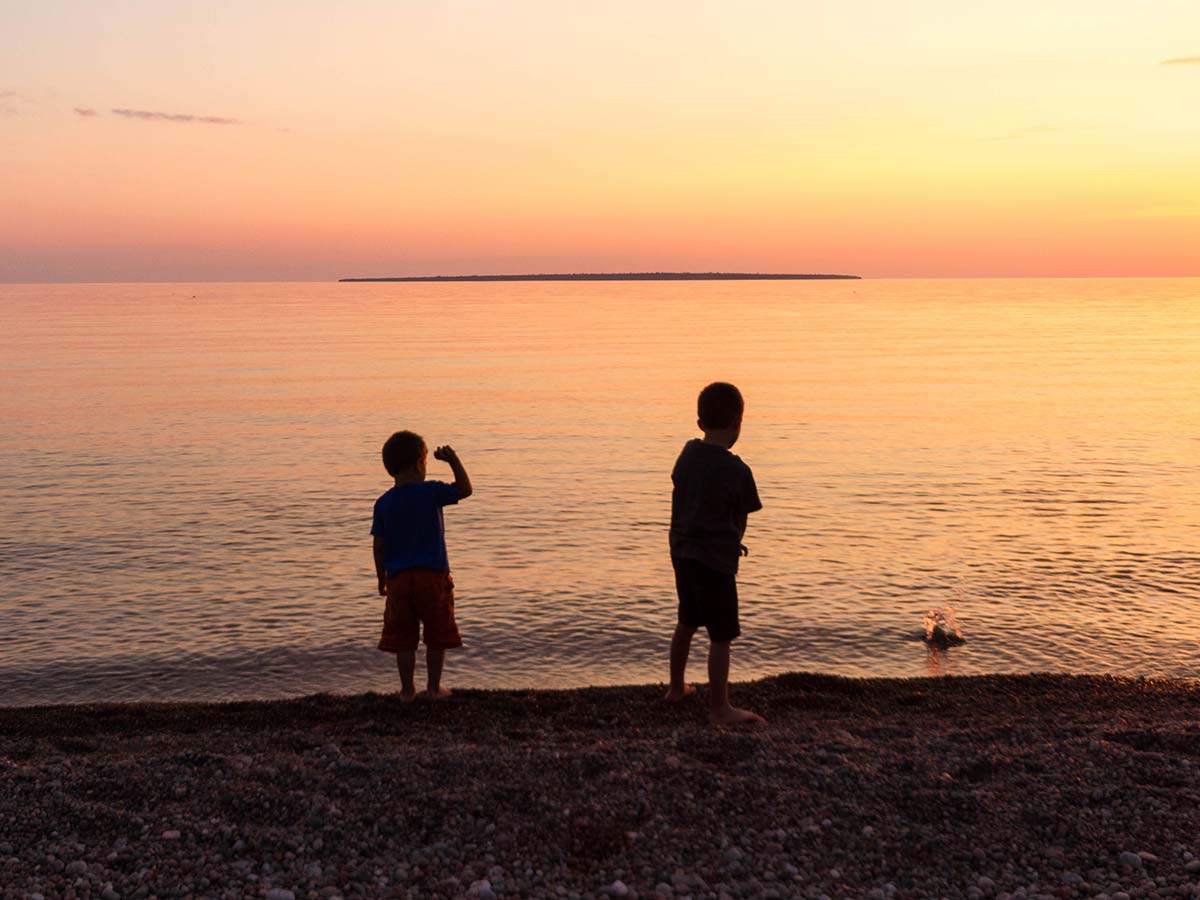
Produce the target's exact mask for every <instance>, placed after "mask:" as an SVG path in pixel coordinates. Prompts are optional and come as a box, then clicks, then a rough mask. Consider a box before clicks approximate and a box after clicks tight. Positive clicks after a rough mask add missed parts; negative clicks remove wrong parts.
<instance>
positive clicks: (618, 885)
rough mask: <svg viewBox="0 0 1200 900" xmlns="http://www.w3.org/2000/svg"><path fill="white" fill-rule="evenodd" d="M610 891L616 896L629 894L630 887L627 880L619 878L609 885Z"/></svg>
mask: <svg viewBox="0 0 1200 900" xmlns="http://www.w3.org/2000/svg"><path fill="white" fill-rule="evenodd" d="M608 892H609V894H611V895H612V896H614V897H628V896H629V888H627V887H626V886H625V882H623V881H621V879H619V878H618V879H617V880H616V881H614V882H613V883H612V884H610V885H609V886H608Z"/></svg>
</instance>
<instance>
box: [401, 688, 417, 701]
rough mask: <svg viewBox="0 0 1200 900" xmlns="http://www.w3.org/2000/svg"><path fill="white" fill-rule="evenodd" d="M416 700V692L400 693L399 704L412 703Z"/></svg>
mask: <svg viewBox="0 0 1200 900" xmlns="http://www.w3.org/2000/svg"><path fill="white" fill-rule="evenodd" d="M416 699H417V692H416V690H411V691H401V692H400V702H401V703H412V702H413V701H414V700H416Z"/></svg>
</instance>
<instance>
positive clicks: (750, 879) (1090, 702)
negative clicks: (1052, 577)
mask: <svg viewBox="0 0 1200 900" xmlns="http://www.w3.org/2000/svg"><path fill="white" fill-rule="evenodd" d="M661 693H662V688H661V687H657V686H642V687H628V688H595V689H584V690H571V691H494V692H493V691H461V692H459V693H457V694H456V695H455V697H454V698H453V699H451V700H450V701H447V702H444V703H437V704H431V703H429V702H418V703H415V704H411V705H405V704H402V703H401V702H400V701H399V699H398V698H397V697H395V696H388V695H376V694H367V695H363V696H355V697H332V696H324V695H322V696H315V697H306V698H303V699H299V700H290V701H277V702H264V703H230V704H219V705H201V704H173V705H113V706H87V707H46V708H36V709H0V897H4V898H10V897H11V898H16V897H20V898H28V897H32V898H37V897H39V896H40V897H43V898H51V897H80V898H82V897H92V898H103V900H113V898H117V897H121V898H135V897H188V896H191V897H227V898H234V897H258V898H266V900H289V898H314V900H315V898H333V897H346V898H355V897H470V898H479V900H489V898H494V897H552V898H557V897H564V898H568V897H581V898H582V897H591V898H606V897H642V898H649V897H654V896H655V895H659V896H661V897H664V898H679V897H684V896H690V897H694V898H700V897H723V896H729V897H807V898H819V897H829V898H841V897H865V898H871V900H893V898H924V897H971V898H976V897H1023V898H1032V897H1101V898H1103V897H1108V898H1111V900H1122V898H1126V897H1200V727H1198V725H1197V718H1198V714H1200V687H1198V686H1197V684H1196V683H1193V682H1179V681H1145V680H1132V679H1120V678H1109V677H1068V676H1041V675H1029V676H988V677H977V678H941V679H912V680H882V679H881V680H851V679H841V678H832V677H825V676H815V675H803V674H792V675H782V676H778V677H774V678H769V679H765V680H762V681H757V682H753V683H749V684H741V685H736V686H735V687H734V690H733V696H734V700H735V702H737V703H738V704H739V705H743V706H746V707H748V708H750V709H753V710H755V711H756V712H760V713H762V714H763V715H765V716H766V717H767V718H768V719H769V720H770V726H769V727H768V728H765V729H744V730H730V731H720V730H717V729H713V728H712V727H710V726H708V725H707V723H706V720H705V715H704V706H703V699H702V694H703V689H702V690H701V696H698V697H696V698H690V699H689V700H688V701H687V702H686V703H684V704H681V705H679V706H667V705H666V704H664V703H663V702H662V701H661V700H660V697H661Z"/></svg>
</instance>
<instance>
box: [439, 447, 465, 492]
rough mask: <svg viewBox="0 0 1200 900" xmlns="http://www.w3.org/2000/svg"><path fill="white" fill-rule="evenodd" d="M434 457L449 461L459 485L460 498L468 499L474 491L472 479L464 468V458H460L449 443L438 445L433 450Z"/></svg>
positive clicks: (456, 483)
mask: <svg viewBox="0 0 1200 900" xmlns="http://www.w3.org/2000/svg"><path fill="white" fill-rule="evenodd" d="M433 458H434V459H440V460H441V461H442V462H445V463H449V465H450V468H451V469H452V470H453V472H454V484H455V486H457V487H458V499H459V500H466V499H467V498H468V497H470V496H471V493H472V491H471V479H470V477H469V476H468V475H467V470H466V469H464V468H463V464H462V460H461V459H459V458H458V454H457V453H456V452H455V451H454V448H453V447H451V446H450V445H449V444H447V445H446V446H444V447H438V448H437V449H436V450H434V451H433Z"/></svg>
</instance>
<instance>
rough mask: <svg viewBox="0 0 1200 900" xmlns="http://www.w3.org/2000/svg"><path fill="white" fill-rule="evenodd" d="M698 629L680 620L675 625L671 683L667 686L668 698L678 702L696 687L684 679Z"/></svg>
mask: <svg viewBox="0 0 1200 900" xmlns="http://www.w3.org/2000/svg"><path fill="white" fill-rule="evenodd" d="M695 633H696V629H695V628H692V627H691V626H690V625H684V624H683V623H682V622H680V623H679V624H678V625H676V626H675V634H674V635H673V636H672V637H671V685H670V687H668V688H667V697H666V699H667V700H670V701H671V702H677V701H679V700H682V699H683V698H684V697H686V696H688V695H689V694H694V693H695V692H696V689H695V688H694V687H692V686H691V685H690V684H688V683H687V682H686V681H684V674H685V673H686V671H687V662H688V653H690V652H691V649H692V635H694V634H695Z"/></svg>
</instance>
